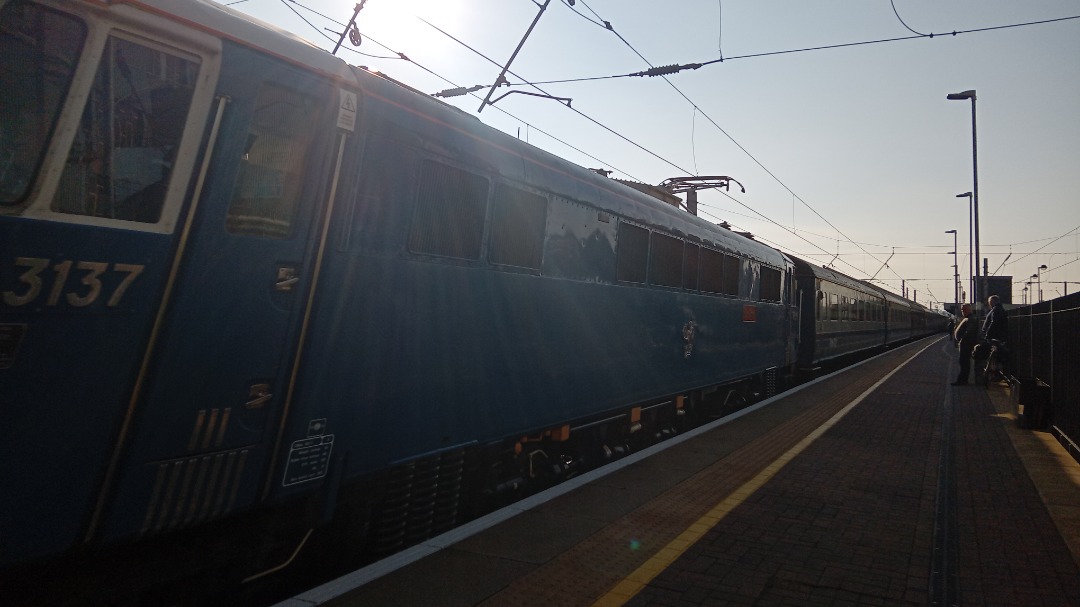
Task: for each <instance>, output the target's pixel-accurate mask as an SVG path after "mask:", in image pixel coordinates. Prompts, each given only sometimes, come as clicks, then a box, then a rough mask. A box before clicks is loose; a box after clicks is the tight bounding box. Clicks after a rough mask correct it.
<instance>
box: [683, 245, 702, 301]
mask: <svg viewBox="0 0 1080 607" xmlns="http://www.w3.org/2000/svg"><path fill="white" fill-rule="evenodd" d="M700 251H701V247H699V246H697V245H696V244H690V243H686V253H685V254H684V256H683V283H682V285H683V288H684V289H689V290H691V291H697V288H698V255H699V253H700Z"/></svg>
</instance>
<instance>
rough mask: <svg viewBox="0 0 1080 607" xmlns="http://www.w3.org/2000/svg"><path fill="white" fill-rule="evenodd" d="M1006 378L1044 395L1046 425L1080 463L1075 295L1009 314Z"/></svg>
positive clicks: (1079, 333)
mask: <svg viewBox="0 0 1080 607" xmlns="http://www.w3.org/2000/svg"><path fill="white" fill-rule="evenodd" d="M1009 351H1010V356H1009V363H1008V365H1007V368H1008V371H1009V373H1010V374H1011V375H1012V376H1013V377H1014V378H1016V379H1017V380H1018V383H1019V385H1020V387H1021V399H1023V398H1024V396H1023V387H1024V386H1025V385H1026V386H1032V387H1035V388H1037V389H1041V390H1042V391H1044V392H1045V391H1047V390H1048V397H1049V398H1048V400H1049V402H1048V403H1047V404H1048V411H1047V412H1048V414H1049V415H1048V419H1047V420H1046V421H1047V425H1048V427H1049V428H1050V430H1051V431H1053V432H1054V434H1055V435H1056V436H1057V438H1058V440H1060V441H1061V443H1062V444H1063V445H1064V446H1065V447H1066V449H1068V450H1069V452H1070V453H1071V454H1072V456H1073V457H1074V458H1076V459H1077V460H1080V446H1078V445H1080V293H1075V294H1073V295H1067V296H1065V297H1059V298H1057V299H1053V300H1050V301H1045V302H1042V303H1038V304H1033V305H1030V306H1022V307H1016V308H1013V309H1012V310H1010V311H1009Z"/></svg>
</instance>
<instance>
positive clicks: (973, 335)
mask: <svg viewBox="0 0 1080 607" xmlns="http://www.w3.org/2000/svg"><path fill="white" fill-rule="evenodd" d="M960 311H961V313H962V314H963V315H964V317H963V318H962V319H960V322H958V323H957V324H956V329H954V330H953V339H954V340H956V343H957V344H958V345H959V346H960V375H959V376H957V378H956V381H954V382H953V383H952V385H954V386H963V385H965V384H967V383H968V376H969V375H971V351H972V350H974V349H975V344H976V342H978V341H979V328H978V326H976V325H975V320H974V319H973V318H972V317H971V304H964V305H963V307H962V308H960Z"/></svg>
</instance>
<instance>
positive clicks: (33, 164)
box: [0, 2, 86, 206]
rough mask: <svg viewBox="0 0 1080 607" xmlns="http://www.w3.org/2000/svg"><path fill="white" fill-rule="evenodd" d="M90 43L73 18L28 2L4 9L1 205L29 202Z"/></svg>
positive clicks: (0, 17) (0, 21) (0, 30)
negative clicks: (76, 69)
mask: <svg viewBox="0 0 1080 607" xmlns="http://www.w3.org/2000/svg"><path fill="white" fill-rule="evenodd" d="M85 39H86V25H85V24H83V22H82V21H80V20H78V19H76V18H75V17H72V16H70V15H65V14H63V13H60V12H57V11H53V10H51V9H48V8H45V7H42V6H38V5H35V4H30V3H28V2H11V3H8V4H6V5H5V6H4V7H3V8H2V9H0V57H2V58H3V60H0V205H3V206H9V205H15V204H19V203H21V202H22V201H23V200H24V199H25V198H26V195H27V193H28V192H29V190H30V185H31V184H32V183H33V181H34V177H35V175H36V173H37V171H38V169H39V168H40V166H41V161H42V158H43V157H44V155H45V149H46V148H47V146H48V142H49V139H50V138H51V137H52V133H53V129H54V127H55V125H56V119H57V117H58V116H59V114H60V108H61V107H62V106H63V102H64V99H65V98H66V97H67V92H68V88H69V86H70V85H71V80H72V77H73V75H74V74H75V66H76V64H77V63H78V60H79V54H80V52H81V50H82V46H83V41H84V40H85Z"/></svg>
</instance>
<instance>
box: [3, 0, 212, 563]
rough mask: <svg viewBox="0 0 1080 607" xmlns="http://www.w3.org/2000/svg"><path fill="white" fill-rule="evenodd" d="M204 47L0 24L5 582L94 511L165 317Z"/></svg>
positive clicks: (53, 24)
mask: <svg viewBox="0 0 1080 607" xmlns="http://www.w3.org/2000/svg"><path fill="white" fill-rule="evenodd" d="M216 47H217V44H216V41H215V40H214V39H213V38H211V37H208V36H204V35H200V34H197V33H193V32H182V31H171V29H170V28H169V27H168V25H167V23H166V22H165V21H164V20H162V19H157V18H152V17H147V16H145V15H140V14H138V13H137V12H135V11H130V10H126V9H122V10H118V11H106V10H105V9H104V8H103V7H100V6H99V7H90V8H88V7H86V6H82V5H76V4H74V3H54V4H50V5H44V4H31V3H24V2H11V3H6V4H4V5H3V7H0V58H2V61H3V69H2V71H0V88H3V90H4V91H5V93H4V95H3V96H2V98H0V116H2V119H0V122H2V124H3V125H4V126H3V133H2V134H0V176H2V177H0V332H2V333H4V335H5V339H7V340H10V341H9V342H8V343H9V344H10V349H7V348H5V350H6V351H5V355H4V356H3V359H4V361H3V362H2V363H0V402H3V403H4V405H3V416H4V417H3V420H2V421H0V427H2V428H3V430H2V436H3V441H2V442H3V445H4V446H3V448H2V449H3V453H2V455H0V484H2V485H3V487H4V492H5V499H4V500H2V501H0V538H2V539H0V564H3V563H9V562H17V561H21V560H24V559H28V558H33V557H36V556H41V555H45V554H49V553H52V552H57V551H59V550H62V549H64V548H67V547H69V546H71V545H73V544H75V543H77V542H78V541H80V540H81V539H82V538H83V537H84V535H85V533H86V530H87V526H88V524H89V522H90V520H91V518H92V513H93V512H94V511H95V509H97V508H99V507H100V505H101V504H102V499H101V493H100V492H101V487H102V484H103V483H104V482H105V479H106V478H107V477H108V475H109V471H110V470H111V468H110V465H111V464H112V463H113V462H115V461H116V458H117V454H116V453H117V445H118V442H119V440H120V436H121V435H122V433H123V431H124V429H125V428H127V427H128V422H129V420H130V419H131V415H132V412H133V411H134V410H135V408H136V398H137V397H136V395H137V386H138V385H139V381H140V378H141V377H143V371H144V369H143V364H144V361H145V360H146V358H147V355H148V354H147V351H148V348H149V346H150V342H151V336H152V334H153V328H154V326H155V318H156V315H158V314H159V312H160V310H161V309H162V306H163V305H164V304H163V301H164V300H163V295H164V292H165V290H166V285H167V283H168V276H169V269H170V263H171V259H172V255H173V251H174V248H175V247H176V244H177V240H178V235H177V229H176V228H177V225H178V223H179V222H180V220H181V218H182V216H183V215H182V214H181V210H182V207H183V205H184V204H185V192H186V191H188V188H189V187H190V186H191V181H192V180H191V169H192V167H193V166H194V162H195V158H196V156H197V155H198V149H199V145H200V132H201V125H202V124H203V123H204V121H205V120H206V117H207V114H208V113H209V110H210V103H209V97H210V94H209V93H210V89H211V87H212V83H213V79H214V78H215V76H216V62H217V59H216V56H215V49H216ZM72 454H77V456H76V457H72ZM43 520H44V521H48V524H41V521H43Z"/></svg>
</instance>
